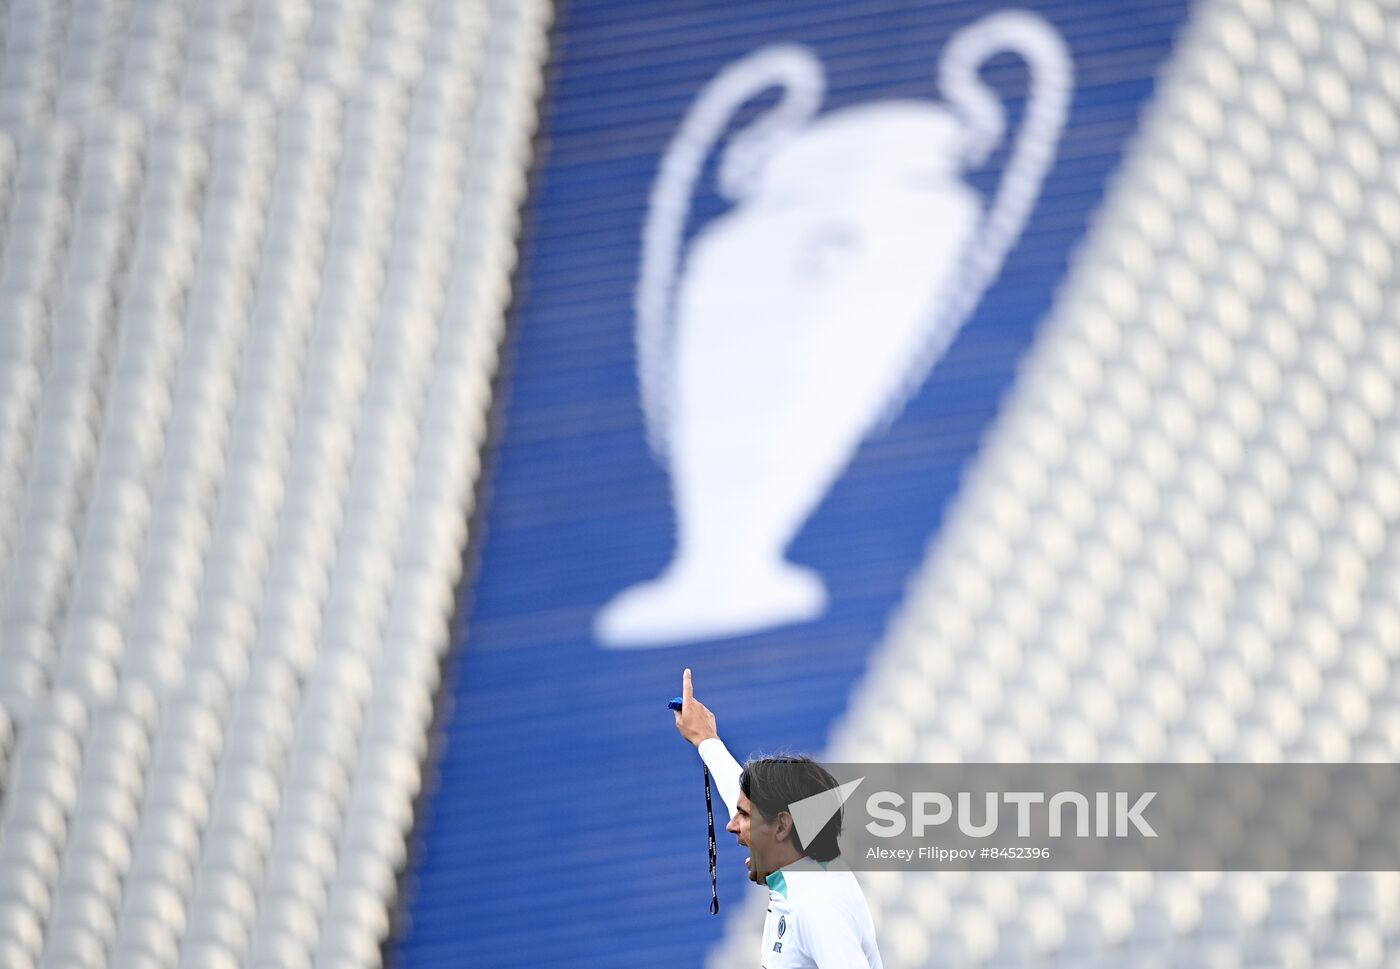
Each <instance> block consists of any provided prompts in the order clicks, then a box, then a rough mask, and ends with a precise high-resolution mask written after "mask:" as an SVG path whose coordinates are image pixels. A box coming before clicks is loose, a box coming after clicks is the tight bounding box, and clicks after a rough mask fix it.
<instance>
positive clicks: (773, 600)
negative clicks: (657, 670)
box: [593, 562, 826, 649]
mask: <svg viewBox="0 0 1400 969" xmlns="http://www.w3.org/2000/svg"><path fill="white" fill-rule="evenodd" d="M825 609H826V586H825V585H824V584H823V583H822V580H821V578H820V577H819V576H818V575H817V573H816V572H814V571H812V570H811V569H808V568H804V567H802V566H799V565H793V564H792V563H790V562H777V563H774V564H773V566H772V567H770V568H767V569H765V570H763V571H762V572H760V573H757V574H754V573H735V572H724V571H721V570H713V569H712V570H707V571H706V572H705V573H703V574H701V573H696V572H693V571H688V570H682V569H677V568H675V567H672V568H670V569H668V570H667V571H666V572H665V573H664V574H662V576H661V577H660V578H657V579H654V580H652V581H650V582H642V583H639V584H637V585H634V586H632V587H631V588H630V589H626V590H624V591H623V592H621V593H619V594H618V595H617V596H616V597H615V598H613V600H612V601H611V602H609V603H608V604H607V605H606V606H604V607H603V608H602V609H601V610H599V612H598V615H597V617H596V619H595V620H594V624H593V631H594V634H595V635H596V636H597V638H598V642H599V643H600V644H601V645H603V646H605V647H608V648H610V649H647V648H651V647H655V646H675V645H679V644H681V643H690V642H696V641H698V640H705V639H725V638H728V637H731V636H741V635H744V634H745V633H753V632H758V631H759V630H762V629H767V628H769V627H771V626H783V625H787V624H789V623H796V622H806V621H807V620H809V619H815V618H816V617H817V616H819V615H821V614H822V612H823V611H825Z"/></svg>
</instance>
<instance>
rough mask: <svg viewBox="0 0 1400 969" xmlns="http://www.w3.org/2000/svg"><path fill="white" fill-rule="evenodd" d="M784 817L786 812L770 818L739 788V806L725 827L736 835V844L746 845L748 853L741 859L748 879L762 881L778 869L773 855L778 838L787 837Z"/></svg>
mask: <svg viewBox="0 0 1400 969" xmlns="http://www.w3.org/2000/svg"><path fill="white" fill-rule="evenodd" d="M786 821H787V818H786V813H783V814H779V815H778V816H777V817H776V818H774V819H773V820H771V821H770V820H769V819H768V818H765V817H764V816H763V812H762V811H760V810H759V809H758V808H756V807H754V806H753V804H752V803H751V802H750V801H749V799H748V798H747V797H745V796H744V794H743V793H742V792H741V793H740V794H739V806H738V809H737V810H736V811H735V813H734V817H732V818H730V819H729V823H728V824H727V825H725V828H724V830H726V831H728V832H730V833H731V834H733V835H735V836H736V838H737V839H738V842H739V844H741V845H744V846H745V847H746V848H748V849H749V857H748V858H745V859H744V864H746V865H748V867H749V880H750V881H752V882H756V883H758V884H762V883H763V880H764V879H765V878H767V877H768V876H769V875H771V874H772V873H773V872H775V871H777V870H778V865H776V864H774V863H773V862H772V859H773V857H774V855H775V850H776V848H777V846H778V844H779V842H780V841H781V840H783V839H785V838H786V837H787V831H786V828H787V827H789V826H790V825H789V824H787V823H786ZM780 829H781V830H780Z"/></svg>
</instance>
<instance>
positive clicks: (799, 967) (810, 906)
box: [699, 737, 883, 969]
mask: <svg viewBox="0 0 1400 969" xmlns="http://www.w3.org/2000/svg"><path fill="white" fill-rule="evenodd" d="M699 751H700V757H701V759H702V760H704V762H705V766H706V767H708V768H709V769H710V776H712V777H713V778H714V781H715V786H716V788H718V790H719V796H720V797H721V798H722V799H723V800H724V804H725V806H726V807H727V808H729V816H730V818H733V817H734V813H735V811H736V810H737V809H738V806H739V778H740V776H741V775H742V774H743V768H742V767H740V766H739V762H738V761H737V760H735V759H734V757H733V755H732V754H730V753H729V751H728V749H726V748H725V746H724V744H723V743H722V742H721V741H720V740H719V738H718V737H712V738H710V739H709V740H706V741H703V742H702V743H701V744H700V747H699ZM762 965H763V969H867V967H868V969H883V963H881V961H880V949H879V946H877V945H876V944H875V923H874V922H872V921H871V919H870V909H869V907H867V906H866V904H865V894H864V893H863V892H862V891H861V890H860V883H859V882H857V881H856V876H855V875H853V874H851V872H850V871H848V870H847V869H845V868H843V867H840V859H837V860H836V861H835V862H831V863H830V864H829V865H823V864H821V863H819V862H816V861H813V860H812V859H810V858H803V859H802V860H800V861H798V862H796V863H794V864H792V865H789V866H788V867H786V868H784V869H783V870H782V871H776V872H774V873H773V874H771V875H769V876H768V917H767V919H766V920H765V921H764V923H763V955H762Z"/></svg>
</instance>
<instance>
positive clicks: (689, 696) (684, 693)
mask: <svg viewBox="0 0 1400 969" xmlns="http://www.w3.org/2000/svg"><path fill="white" fill-rule="evenodd" d="M693 699H695V687H693V686H691V684H690V667H686V670H685V673H684V674H683V675H682V676H681V700H682V701H683V702H685V703H689V702H690V701H691V700H693Z"/></svg>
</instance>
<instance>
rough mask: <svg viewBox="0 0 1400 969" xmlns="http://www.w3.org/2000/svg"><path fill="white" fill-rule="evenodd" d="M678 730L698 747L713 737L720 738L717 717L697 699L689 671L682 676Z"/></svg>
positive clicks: (677, 719)
mask: <svg viewBox="0 0 1400 969" xmlns="http://www.w3.org/2000/svg"><path fill="white" fill-rule="evenodd" d="M676 729H677V730H679V731H680V732H681V736H682V737H684V738H685V739H686V740H688V741H690V742H691V743H692V744H694V745H695V746H697V747H698V746H700V744H701V743H703V742H704V741H706V740H709V739H710V738H711V737H718V736H719V730H718V729H717V728H716V726H715V715H714V714H713V713H711V712H710V708H709V707H707V706H705V704H703V703H701V702H700V701H699V700H697V699H695V686H694V684H693V683H692V682H691V677H690V670H689V669H687V670H686V671H685V673H684V674H682V676H681V708H680V710H678V711H676Z"/></svg>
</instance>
